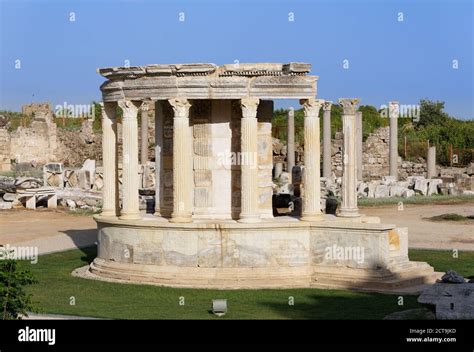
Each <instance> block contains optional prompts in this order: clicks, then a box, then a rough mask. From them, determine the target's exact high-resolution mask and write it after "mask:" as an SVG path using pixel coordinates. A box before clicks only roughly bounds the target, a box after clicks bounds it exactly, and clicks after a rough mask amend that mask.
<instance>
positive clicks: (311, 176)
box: [301, 98, 324, 221]
mask: <svg viewBox="0 0 474 352" xmlns="http://www.w3.org/2000/svg"><path fill="white" fill-rule="evenodd" d="M323 103H324V100H322V99H315V98H310V99H306V100H301V104H302V105H303V109H304V197H303V212H302V217H301V220H303V221H321V220H323V219H324V217H323V214H322V212H321V185H320V179H321V156H320V151H321V144H320V138H319V137H320V131H319V110H320V109H321V106H322V105H323Z"/></svg>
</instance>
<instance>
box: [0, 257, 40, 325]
mask: <svg viewBox="0 0 474 352" xmlns="http://www.w3.org/2000/svg"><path fill="white" fill-rule="evenodd" d="M33 283H36V280H35V279H34V278H33V275H32V274H31V272H30V271H29V270H20V269H19V268H18V263H17V261H16V260H13V259H2V260H0V304H1V309H2V319H3V320H12V319H21V316H23V315H25V316H28V311H37V309H36V307H35V305H34V304H33V302H32V299H31V298H32V296H31V295H30V294H27V293H26V292H25V286H28V285H31V284H33Z"/></svg>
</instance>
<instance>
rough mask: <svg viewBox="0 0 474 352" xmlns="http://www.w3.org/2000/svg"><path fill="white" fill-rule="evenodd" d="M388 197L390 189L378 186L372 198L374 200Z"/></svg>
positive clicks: (385, 186)
mask: <svg viewBox="0 0 474 352" xmlns="http://www.w3.org/2000/svg"><path fill="white" fill-rule="evenodd" d="M389 196H390V188H389V186H387V185H382V184H380V185H378V186H377V187H375V193H374V197H375V198H385V197H389Z"/></svg>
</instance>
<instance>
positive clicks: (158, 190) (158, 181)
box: [154, 101, 163, 216]
mask: <svg viewBox="0 0 474 352" xmlns="http://www.w3.org/2000/svg"><path fill="white" fill-rule="evenodd" d="M162 149H163V105H162V102H161V101H157V102H156V103H155V214H154V215H155V216H161V201H162V197H163V182H162V177H161V174H162V170H163V157H162V155H161V153H162Z"/></svg>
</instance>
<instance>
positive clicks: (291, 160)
mask: <svg viewBox="0 0 474 352" xmlns="http://www.w3.org/2000/svg"><path fill="white" fill-rule="evenodd" d="M287 140H288V147H287V154H286V160H287V168H288V173H289V175H290V183H292V180H291V172H292V170H293V166H295V109H294V108H293V107H290V110H289V111H288V138H287Z"/></svg>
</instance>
